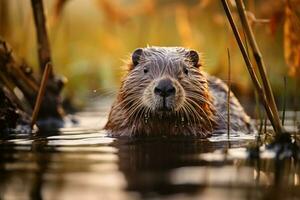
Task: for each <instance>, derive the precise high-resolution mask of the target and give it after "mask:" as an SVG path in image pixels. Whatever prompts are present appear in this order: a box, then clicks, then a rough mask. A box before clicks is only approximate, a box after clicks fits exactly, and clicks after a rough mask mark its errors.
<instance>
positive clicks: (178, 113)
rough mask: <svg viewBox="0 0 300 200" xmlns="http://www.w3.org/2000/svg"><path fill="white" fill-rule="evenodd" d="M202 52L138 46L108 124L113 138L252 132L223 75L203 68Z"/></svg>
mask: <svg viewBox="0 0 300 200" xmlns="http://www.w3.org/2000/svg"><path fill="white" fill-rule="evenodd" d="M201 65H202V64H201V60H200V58H199V54H198V53H197V52H196V51H194V50H190V49H185V48H181V47H147V48H143V49H137V50H135V52H134V53H133V54H132V60H131V61H130V63H128V68H129V69H128V73H127V74H126V76H125V78H124V79H123V81H122V84H121V88H120V91H119V93H118V96H117V99H116V100H115V102H114V104H113V105H112V108H111V111H110V114H109V118H108V122H107V124H106V126H105V129H106V130H107V131H108V132H109V133H110V135H112V136H114V137H122V136H126V137H135V136H190V137H191V136H193V137H199V138H206V137H209V136H210V135H212V134H213V133H218V132H225V131H227V122H228V120H227V106H228V105H229V110H230V111H229V113H230V126H229V127H230V131H231V132H239V131H241V132H250V131H252V126H251V122H250V118H249V117H248V115H247V114H246V113H245V111H244V109H243V108H242V106H241V105H240V103H239V102H238V100H237V98H236V97H235V96H234V95H233V94H232V93H230V102H229V104H228V102H227V93H228V87H227V86H226V84H225V83H223V82H222V81H221V80H220V79H217V78H215V77H213V76H210V75H208V74H206V73H204V72H202V69H201V68H202V67H201Z"/></svg>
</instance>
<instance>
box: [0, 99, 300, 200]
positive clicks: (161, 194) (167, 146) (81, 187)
mask: <svg viewBox="0 0 300 200" xmlns="http://www.w3.org/2000/svg"><path fill="white" fill-rule="evenodd" d="M110 102H111V100H110V99H104V100H102V101H97V103H96V104H95V105H91V106H90V107H88V108H87V109H86V110H85V111H84V112H80V113H77V114H76V116H75V117H76V119H77V120H78V121H79V123H78V125H76V126H74V125H70V124H69V125H67V127H66V128H63V129H61V130H60V132H59V133H58V132H54V131H53V132H49V133H47V134H45V135H44V136H38V137H37V136H32V137H29V136H27V135H12V136H11V137H10V138H6V140H0V142H1V146H0V199H5V200H6V199H18V200H19V199H21V200H23V199H24V200H25V199H47V200H48V199H49V200H50V199H51V200H52V199H53V200H60V199H75V200H76V199H87V200H88V199H105V200H106V199H115V200H135V199H180V200H181V199H200V198H201V199H223V200H226V199H230V200H233V199H247V200H248V199H300V186H299V182H300V180H299V172H300V169H299V164H298V163H297V162H296V161H295V160H287V161H285V162H276V160H275V159H274V155H275V154H274V152H272V151H263V153H262V154H261V156H262V158H261V159H260V160H249V159H247V157H248V153H247V150H246V147H249V145H253V144H255V137H254V136H253V135H247V134H242V133H241V134H239V135H235V136H232V137H231V139H230V140H229V141H228V140H227V135H221V136H213V137H212V138H210V139H209V140H187V139H184V140H183V139H149V140H136V141H131V140H116V139H113V138H109V137H107V136H106V134H105V132H103V131H102V130H101V129H100V127H102V126H103V125H104V124H105V121H106V116H107V113H108V109H109V104H110ZM95 108H97V109H95ZM286 124H287V126H288V127H289V128H290V129H294V128H295V126H293V124H292V120H290V121H287V122H286Z"/></svg>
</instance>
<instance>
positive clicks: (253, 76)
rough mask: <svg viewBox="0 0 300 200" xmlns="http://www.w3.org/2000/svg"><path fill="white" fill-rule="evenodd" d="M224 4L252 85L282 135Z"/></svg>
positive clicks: (228, 10)
mask: <svg viewBox="0 0 300 200" xmlns="http://www.w3.org/2000/svg"><path fill="white" fill-rule="evenodd" d="M221 2H222V5H223V8H224V11H225V13H226V16H227V19H228V21H229V23H230V26H231V28H232V31H233V34H234V36H235V38H236V40H237V43H238V46H239V48H240V51H241V53H242V56H243V58H244V61H245V63H246V67H247V70H248V72H249V75H250V77H251V80H252V83H253V85H254V87H255V89H256V91H257V94H258V95H259V98H260V101H261V102H262V104H263V106H264V107H265V110H266V113H267V115H268V118H269V120H270V122H271V124H272V126H273V128H274V130H275V132H276V133H281V124H280V121H278V120H276V119H275V118H274V116H273V112H272V109H271V107H270V106H269V104H268V101H267V99H266V96H265V94H264V90H263V89H262V87H261V84H260V82H259V80H258V78H257V76H256V74H255V71H254V68H253V65H252V63H251V62H250V59H249V57H248V54H247V52H246V48H245V46H244V44H243V42H242V39H241V36H240V34H239V32H238V30H237V26H236V24H235V22H234V20H233V17H232V14H231V11H230V9H229V6H228V4H227V1H226V0H221Z"/></svg>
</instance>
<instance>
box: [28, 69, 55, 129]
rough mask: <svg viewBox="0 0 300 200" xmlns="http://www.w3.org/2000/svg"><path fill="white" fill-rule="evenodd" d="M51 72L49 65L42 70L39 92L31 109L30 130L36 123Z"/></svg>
mask: <svg viewBox="0 0 300 200" xmlns="http://www.w3.org/2000/svg"><path fill="white" fill-rule="evenodd" d="M51 71H52V65H51V63H47V64H46V67H45V70H44V73H43V77H42V80H41V85H40V88H39V92H38V95H37V98H36V102H35V105H34V109H33V112H32V118H31V129H32V128H33V126H34V124H35V123H36V120H37V117H38V114H39V111H40V107H41V104H42V101H43V97H44V94H45V91H46V85H47V81H48V79H49V75H50V72H51Z"/></svg>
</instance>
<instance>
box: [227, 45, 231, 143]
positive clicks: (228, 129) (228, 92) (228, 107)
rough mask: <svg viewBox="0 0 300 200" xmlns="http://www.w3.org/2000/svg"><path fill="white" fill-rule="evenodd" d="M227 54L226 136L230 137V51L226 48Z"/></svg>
mask: <svg viewBox="0 0 300 200" xmlns="http://www.w3.org/2000/svg"><path fill="white" fill-rule="evenodd" d="M227 56H228V81H227V85H228V91H227V138H228V140H229V139H230V90H231V61H230V52H229V49H227Z"/></svg>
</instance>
